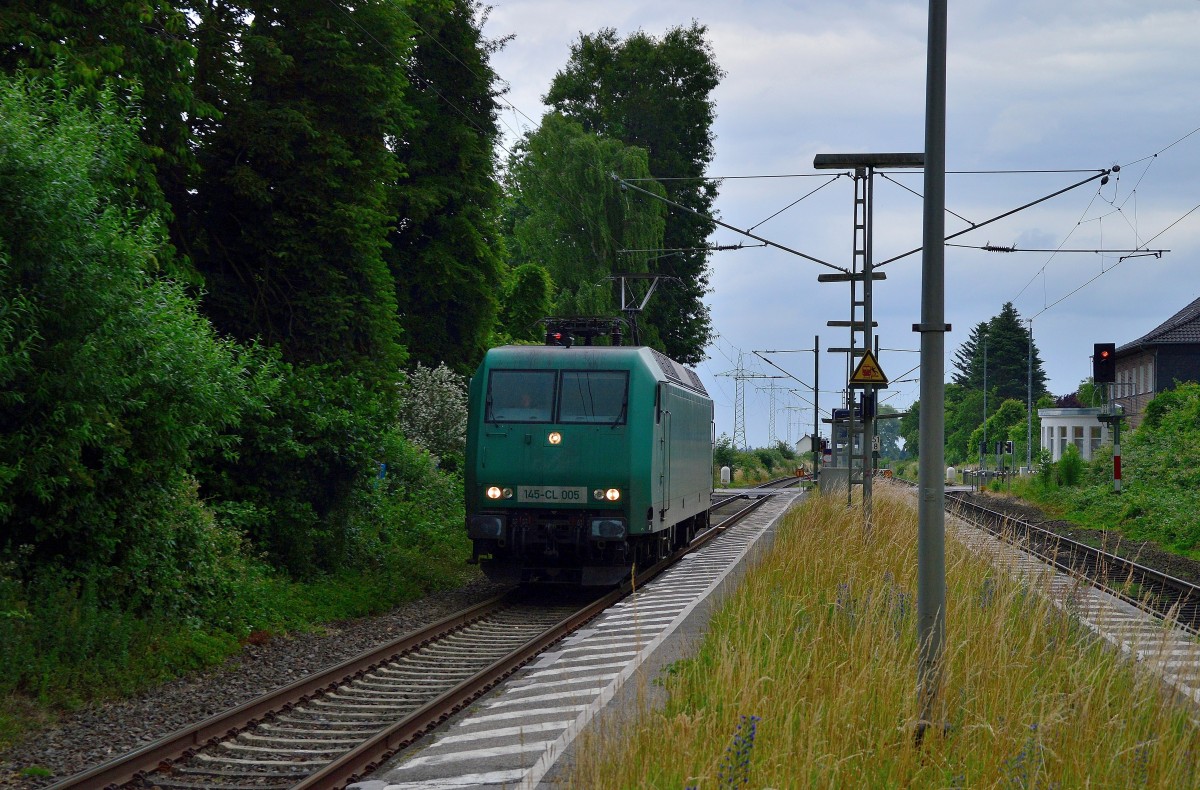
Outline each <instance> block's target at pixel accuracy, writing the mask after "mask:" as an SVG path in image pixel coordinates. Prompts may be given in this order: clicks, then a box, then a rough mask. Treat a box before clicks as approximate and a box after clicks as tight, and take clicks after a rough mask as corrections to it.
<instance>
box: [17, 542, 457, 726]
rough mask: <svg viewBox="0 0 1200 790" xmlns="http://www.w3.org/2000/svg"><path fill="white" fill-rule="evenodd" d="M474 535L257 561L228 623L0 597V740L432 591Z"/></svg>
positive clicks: (77, 598) (59, 594)
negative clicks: (319, 566) (298, 564)
mask: <svg viewBox="0 0 1200 790" xmlns="http://www.w3.org/2000/svg"><path fill="white" fill-rule="evenodd" d="M469 556H470V544H469V543H468V542H467V540H466V537H465V535H461V536H460V535H457V534H450V535H448V536H446V537H445V538H444V540H443V541H442V542H441V543H439V544H438V545H436V546H433V545H421V546H410V547H403V548H402V547H393V548H392V549H390V551H389V554H388V559H387V561H385V562H381V563H379V564H378V565H377V566H374V567H370V568H365V569H360V570H346V571H343V572H341V573H339V574H336V575H331V576H325V577H322V578H319V579H316V580H314V581H309V582H296V581H290V580H287V579H286V578H283V577H282V576H281V575H279V574H278V573H272V572H269V571H268V570H267V569H266V567H265V566H261V565H251V566H248V568H249V569H250V570H251V572H249V573H248V574H247V576H246V577H245V578H244V579H243V580H242V584H241V585H240V586H239V588H238V590H237V594H236V595H235V596H234V598H233V599H231V600H230V601H228V602H227V604H228V605H227V611H226V612H224V613H223V614H224V621H225V622H226V623H228V625H227V627H224V628H222V627H220V626H218V625H214V624H213V623H211V622H209V623H203V622H199V621H196V620H194V619H188V618H169V617H151V618H147V617H145V616H139V615H136V614H131V613H129V612H121V611H117V610H113V609H110V608H105V607H103V606H101V605H99V604H97V602H96V601H97V599H98V596H97V594H96V591H95V590H94V589H89V588H88V587H87V586H81V587H75V588H71V589H63V588H48V589H45V590H37V589H34V590H24V591H23V592H25V593H27V596H26V598H25V599H24V600H21V601H20V602H19V603H20V608H19V609H18V608H17V607H15V606H13V605H12V602H8V608H6V607H5V606H0V749H4V748H6V747H8V746H10V745H12V744H13V743H15V742H16V741H18V740H19V739H20V738H22V737H24V736H25V735H27V734H28V733H30V732H33V731H36V730H38V729H41V728H43V727H45V726H47V725H50V724H52V723H53V722H54V721H55V719H56V718H57V717H58V716H59V715H61V714H62V713H63V712H64V711H71V710H74V709H77V708H79V707H81V706H83V705H86V704H89V703H92V702H96V701H101V700H104V699H111V698H116V697H121V696H128V695H131V694H135V693H137V692H139V691H141V690H143V689H146V688H149V687H152V686H154V685H157V684H159V683H162V682H164V681H167V680H170V679H172V678H175V677H179V676H181V675H183V674H185V673H188V672H191V671H195V670H198V669H203V668H206V667H210V666H214V665H217V664H220V663H221V662H223V661H224V660H225V659H226V658H228V657H229V656H230V655H232V654H234V653H236V652H237V651H238V650H240V649H241V647H242V645H243V644H244V643H245V642H246V641H248V640H257V639H262V638H266V637H269V636H271V635H273V634H282V633H286V632H303V631H312V630H316V629H319V628H321V627H322V626H323V624H325V623H328V622H331V621H336V620H344V619H347V618H351V617H362V616H366V615H372V614H380V613H382V612H386V611H388V610H389V609H391V608H392V607H394V606H395V605H397V604H399V603H402V602H404V601H408V600H412V599H414V598H418V597H420V596H421V595H424V594H426V593H428V592H430V591H433V590H438V589H447V588H451V587H455V586H458V585H461V584H463V583H465V582H466V581H467V580H468V579H469V578H470V577H471V576H472V575H473V574H476V573H478V571H477V570H475V569H474V568H473V567H472V566H468V565H467V564H466V559H467V557H469Z"/></svg>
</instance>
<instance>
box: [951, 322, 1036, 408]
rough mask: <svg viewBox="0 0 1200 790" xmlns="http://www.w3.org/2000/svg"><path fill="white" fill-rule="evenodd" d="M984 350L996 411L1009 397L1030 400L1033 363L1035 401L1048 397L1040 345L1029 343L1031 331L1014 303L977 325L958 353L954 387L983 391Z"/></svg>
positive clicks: (989, 386)
mask: <svg viewBox="0 0 1200 790" xmlns="http://www.w3.org/2000/svg"><path fill="white" fill-rule="evenodd" d="M985 347H986V350H987V351H986V359H987V363H986V364H987V387H988V400H989V405H990V402H991V401H992V400H993V398H994V399H995V406H994V407H993V408H998V407H999V405H1000V403H1001V401H1004V400H1007V399H1009V398H1013V399H1015V400H1027V399H1028V395H1029V365H1030V363H1031V362H1032V365H1033V397H1034V399H1035V400H1036V399H1037V398H1039V397H1041V396H1042V395H1044V394H1047V392H1048V390H1047V389H1046V372H1045V370H1044V369H1043V368H1042V360H1041V358H1040V357H1039V356H1038V349H1037V344H1036V343H1033V344H1032V345H1031V344H1030V330H1029V329H1028V328H1027V327H1025V326H1022V321H1021V316H1020V314H1019V313H1017V311H1016V309H1015V308H1014V307H1013V305H1012V302H1006V303H1005V304H1004V305H1003V307H1001V309H1000V313H999V314H998V315H996V316H993V317H992V318H991V319H990V320H989V321H987V322H986V323H980V324H977V325H976V326H975V327H974V328H973V329H972V330H971V335H970V337H968V338H967V340H966V341H965V342H964V343H963V344H962V345H961V346H960V347H959V349H958V351H957V352H955V356H954V368H955V373H954V376H953V381H954V383H955V384H959V385H961V386H963V387H966V388H968V389H972V390H977V391H980V392H982V391H983V381H984V358H985V356H984V349H985ZM1031 353H1032V357H1031V356H1030V354H1031Z"/></svg>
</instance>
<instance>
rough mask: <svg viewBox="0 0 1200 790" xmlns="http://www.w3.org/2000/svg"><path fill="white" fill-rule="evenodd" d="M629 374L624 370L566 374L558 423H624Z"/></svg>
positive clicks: (586, 371) (571, 371)
mask: <svg viewBox="0 0 1200 790" xmlns="http://www.w3.org/2000/svg"><path fill="white" fill-rule="evenodd" d="M628 385H629V374H628V373H626V372H625V371H623V370H564V371H563V374H562V395H561V397H560V398H559V403H558V421H559V422H564V423H565V422H583V423H605V424H608V425H620V424H622V423H624V422H625V409H626V405H627V403H628V400H627V396H626V392H627V390H628Z"/></svg>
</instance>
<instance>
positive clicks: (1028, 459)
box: [1025, 318, 1033, 472]
mask: <svg viewBox="0 0 1200 790" xmlns="http://www.w3.org/2000/svg"><path fill="white" fill-rule="evenodd" d="M1028 356H1029V375H1028V378H1029V381H1028V382H1027V384H1028V388H1029V396H1028V397H1029V414H1028V416H1027V417H1026V418H1025V469H1026V470H1027V471H1028V472H1032V471H1033V319H1032V318H1030V319H1029V354H1028Z"/></svg>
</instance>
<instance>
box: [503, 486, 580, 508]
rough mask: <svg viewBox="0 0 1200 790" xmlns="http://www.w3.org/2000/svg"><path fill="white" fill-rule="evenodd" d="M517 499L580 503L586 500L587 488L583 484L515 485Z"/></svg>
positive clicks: (558, 503) (548, 502)
mask: <svg viewBox="0 0 1200 790" xmlns="http://www.w3.org/2000/svg"><path fill="white" fill-rule="evenodd" d="M517 501H518V502H542V503H545V504H555V505H564V504H580V505H581V504H584V503H586V502H587V488H586V487H584V486H517Z"/></svg>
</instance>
